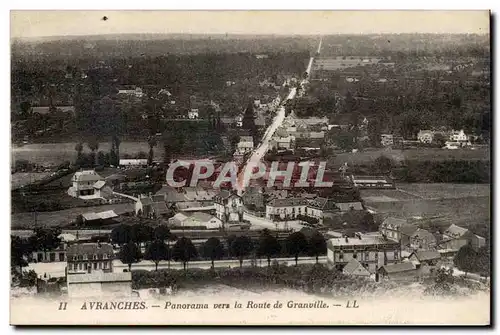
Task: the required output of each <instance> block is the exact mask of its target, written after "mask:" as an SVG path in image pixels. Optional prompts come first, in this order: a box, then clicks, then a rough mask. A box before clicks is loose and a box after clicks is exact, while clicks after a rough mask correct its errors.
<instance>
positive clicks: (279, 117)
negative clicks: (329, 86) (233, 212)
mask: <svg viewBox="0 0 500 335" xmlns="http://www.w3.org/2000/svg"><path fill="white" fill-rule="evenodd" d="M322 41H323V39H321V40H320V41H319V45H318V50H317V55H319V53H320V51H321V44H322ZM313 63H314V55H313V56H312V57H311V58H310V59H309V63H308V64H307V69H306V76H305V78H304V79H302V80H301V82H300V89H301V91H302V92H304V88H305V85H306V84H307V83H308V81H309V78H310V75H311V69H312V65H313ZM296 94H297V88H296V87H294V88H292V89H291V90H290V93H289V94H288V96H287V97H286V99H284V100H283V101H282V102H281V104H280V106H279V107H278V112H277V113H276V116H275V117H274V120H273V122H272V123H271V125H270V126H269V127H268V128H267V130H266V132H265V133H264V136H263V137H262V141H261V142H260V144H259V146H258V147H257V148H256V149H255V150H254V152H253V153H252V155H251V156H250V158H249V159H248V160H247V162H246V164H245V167H244V168H243V169H242V173H243V180H241V179H240V178H241V177H239V178H238V180H240V183H239V192H240V193H242V192H243V191H244V189H245V187H246V186H247V185H248V183H249V181H250V177H251V175H252V170H253V168H254V167H256V166H258V164H259V162H260V161H261V160H262V158H263V157H264V155H265V154H266V152H267V151H268V150H269V144H270V142H271V139H272V138H273V136H274V133H275V132H276V130H277V129H278V128H279V127H280V126H281V125H282V124H283V121H284V120H285V105H286V103H287V102H288V101H291V100H293V99H294V98H295V96H296ZM248 167H250V168H248Z"/></svg>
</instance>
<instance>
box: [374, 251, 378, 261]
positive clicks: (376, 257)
mask: <svg viewBox="0 0 500 335" xmlns="http://www.w3.org/2000/svg"><path fill="white" fill-rule="evenodd" d="M375 260H376V261H378V252H377V251H376V252H375Z"/></svg>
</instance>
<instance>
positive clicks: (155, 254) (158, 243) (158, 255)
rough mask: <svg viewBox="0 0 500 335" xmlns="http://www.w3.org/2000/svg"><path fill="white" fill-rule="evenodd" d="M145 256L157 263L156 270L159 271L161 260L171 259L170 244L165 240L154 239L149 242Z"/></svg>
mask: <svg viewBox="0 0 500 335" xmlns="http://www.w3.org/2000/svg"><path fill="white" fill-rule="evenodd" d="M144 258H145V259H148V260H152V261H153V262H154V263H155V270H156V271H158V264H159V263H160V261H164V260H167V259H169V250H168V246H167V245H166V244H165V242H163V240H154V241H153V242H151V243H150V244H148V246H147V248H146V253H145V255H144Z"/></svg>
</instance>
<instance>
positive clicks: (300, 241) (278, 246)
mask: <svg viewBox="0 0 500 335" xmlns="http://www.w3.org/2000/svg"><path fill="white" fill-rule="evenodd" d="M159 227H161V226H159ZM159 227H157V228H156V229H165V228H159ZM124 229H125V230H127V228H124ZM156 229H155V230H154V231H156ZM119 230H120V231H122V228H119ZM119 236H120V237H119V238H118V239H116V237H118V235H115V234H113V233H112V241H114V242H115V241H116V242H121V243H122V244H121V248H120V254H119V258H120V260H121V261H122V263H124V264H128V266H129V269H131V267H132V264H133V263H137V262H139V261H140V260H142V259H145V260H151V261H153V262H154V263H155V265H156V269H158V264H159V263H160V262H161V261H170V260H173V261H176V262H181V263H182V264H183V267H184V269H186V267H187V265H188V263H189V262H191V261H194V260H198V259H206V260H210V261H211V262H212V267H214V262H215V261H216V260H220V259H235V258H236V259H238V261H239V262H240V267H241V266H242V265H243V261H244V260H245V259H248V258H249V257H252V256H256V257H263V258H266V259H267V262H268V266H270V264H271V259H273V258H277V257H279V256H281V255H288V256H291V257H294V258H295V263H296V264H297V263H298V258H299V257H300V256H303V255H310V256H314V257H316V262H318V257H319V256H320V255H323V254H325V253H326V240H325V238H324V237H323V235H321V234H320V233H319V232H315V233H313V234H312V235H311V236H310V237H309V238H307V237H306V236H305V235H304V233H302V232H300V231H299V232H294V233H292V234H290V235H289V236H288V237H287V239H286V240H285V241H284V242H280V241H279V240H278V239H277V237H276V236H275V235H273V234H272V232H271V231H269V230H267V229H264V230H263V231H262V232H261V234H260V237H259V238H258V239H257V240H253V239H251V238H250V237H248V236H244V235H242V236H235V235H230V236H228V237H227V238H226V239H225V240H221V239H219V238H217V237H211V238H209V239H207V241H206V242H205V243H203V244H202V245H201V246H200V247H199V248H197V247H196V246H195V245H194V244H193V242H192V241H191V239H189V238H186V237H180V238H177V237H176V236H174V235H172V234H168V235H164V236H163V237H166V239H162V238H158V237H156V238H154V239H152V240H150V241H148V242H145V252H144V254H143V253H142V252H141V244H142V243H143V241H144V239H141V238H133V237H132V236H126V235H119ZM165 241H167V242H168V241H172V242H173V241H175V243H174V244H173V246H171V247H170V246H169V244H170V243H169V244H167V243H165Z"/></svg>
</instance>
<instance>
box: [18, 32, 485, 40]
mask: <svg viewBox="0 0 500 335" xmlns="http://www.w3.org/2000/svg"><path fill="white" fill-rule="evenodd" d="M413 34H416V35H436V36H438V35H455V36H459V35H478V36H487V35H489V34H490V32H489V31H488V32H485V33H478V32H474V33H467V32H462V33H458V32H450V33H445V32H435V33H432V32H418V31H415V32H402V33H397V32H379V33H354V32H353V33H337V34H335V33H328V34H325V33H295V34H293V33H287V34H283V33H243V32H242V33H230V32H228V33H203V32H199V33H183V32H169V33H144V32H137V33H102V34H81V35H79V34H77V35H40V36H11V37H10V39H11V40H13V39H18V40H35V39H49V38H52V39H64V38H82V37H99V36H103V37H105V36H120V35H124V36H127V35H128V36H131V35H165V36H168V35H178V36H192V35H196V36H207V37H209V36H225V35H226V36H255V37H264V36H278V37H302V36H304V37H329V36H353V35H354V36H356V35H357V36H374V35H413Z"/></svg>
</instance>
